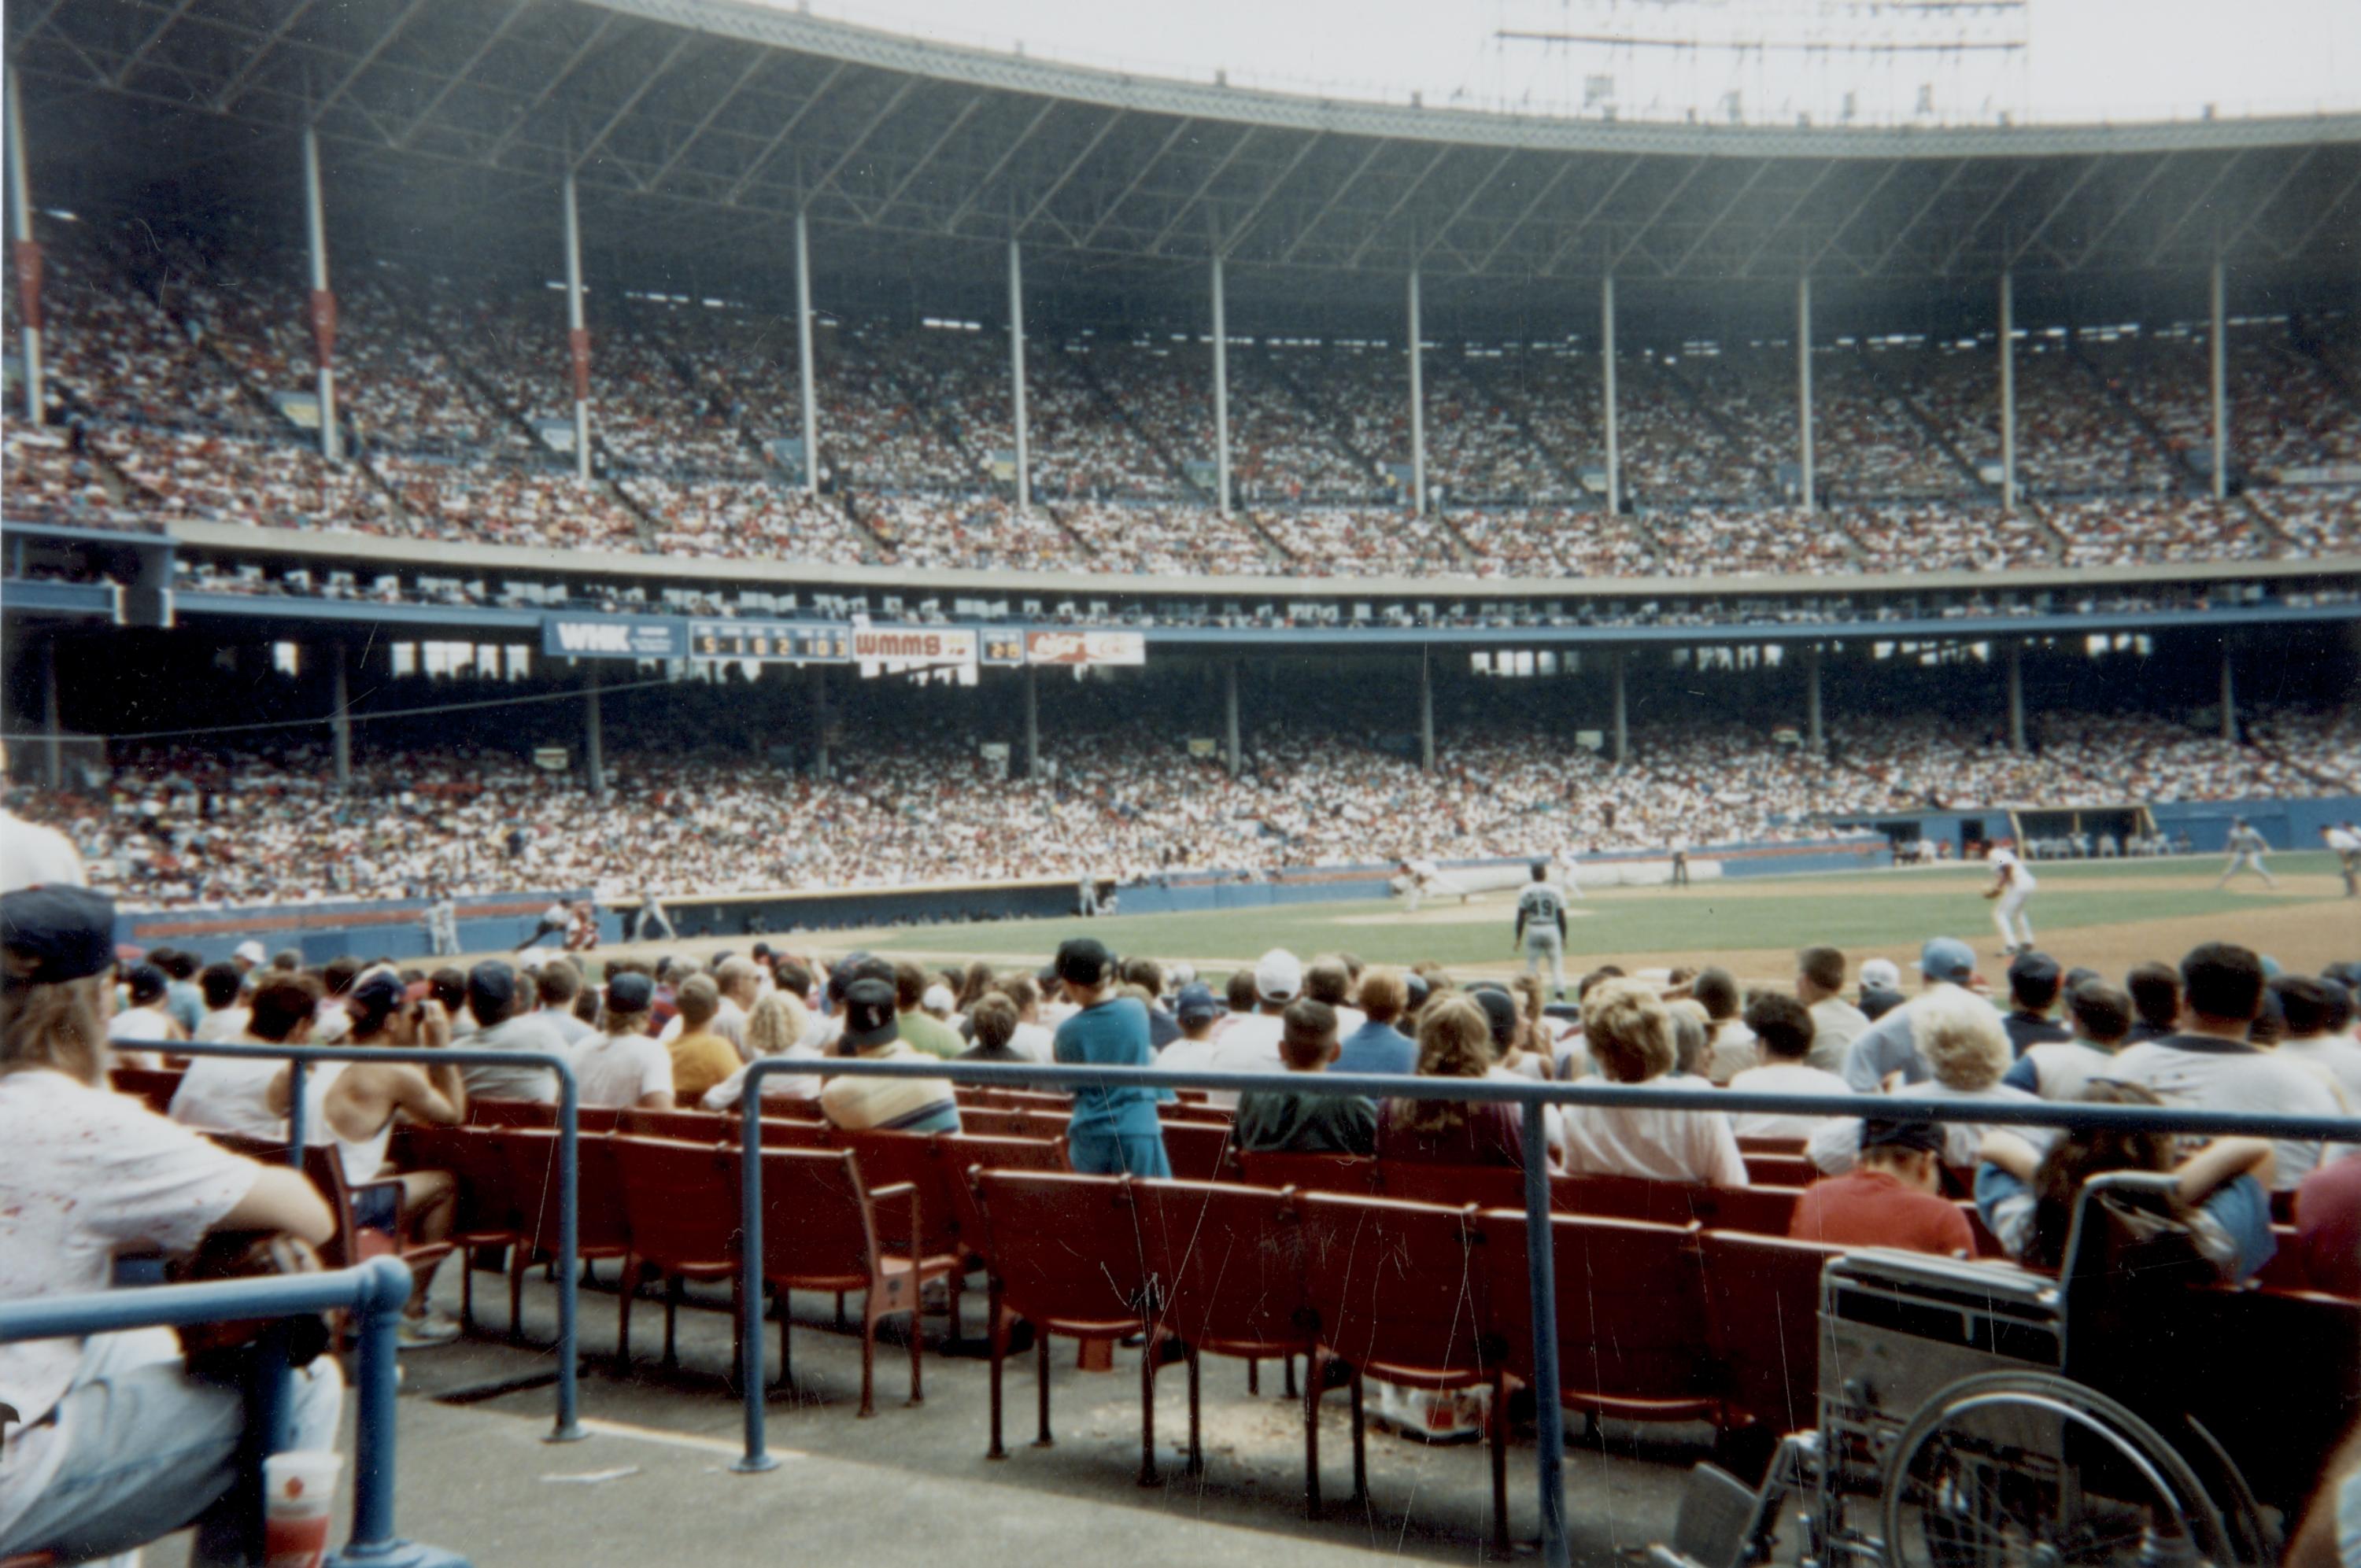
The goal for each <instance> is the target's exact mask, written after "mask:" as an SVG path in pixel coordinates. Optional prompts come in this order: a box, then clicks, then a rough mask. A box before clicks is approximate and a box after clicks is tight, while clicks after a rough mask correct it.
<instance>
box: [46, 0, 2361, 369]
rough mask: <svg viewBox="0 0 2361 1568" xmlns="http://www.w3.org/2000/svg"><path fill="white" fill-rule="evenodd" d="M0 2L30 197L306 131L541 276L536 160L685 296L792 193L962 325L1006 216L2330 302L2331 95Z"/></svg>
mask: <svg viewBox="0 0 2361 1568" xmlns="http://www.w3.org/2000/svg"><path fill="white" fill-rule="evenodd" d="M2126 25H2127V26H2128V25H2136V22H2135V20H2134V18H2133V16H2131V14H2128V13H2127V14H2126ZM6 27H7V46H8V52H9V59H10V60H11V61H12V63H13V64H14V66H15V68H16V72H17V75H18V79H19V81H20V82H21V83H22V89H23V92H24V93H25V104H24V107H25V110H26V126H27V142H28V145H29V147H30V149H31V153H32V158H33V181H34V185H35V188H36V196H37V199H39V200H50V198H49V197H48V196H47V195H45V194H44V193H45V192H60V191H63V192H91V193H92V196H91V197H90V198H89V199H96V200H110V199H111V200H116V201H119V202H122V203H126V204H127V203H129V202H130V201H131V200H132V199H134V198H135V197H137V198H138V199H142V200H145V201H147V202H149V203H155V202H157V201H159V199H169V198H170V196H171V195H172V194H173V193H174V192H181V194H182V195H183V196H184V197H185V198H186V199H188V200H190V201H191V202H192V204H203V205H205V206H207V207H208V208H209V209H210V210H214V211H218V210H219V209H220V207H221V206H222V204H223V203H224V202H225V200H226V201H228V202H230V203H233V204H236V205H238V206H241V207H243V208H245V209H246V210H247V211H250V212H251V213H252V214H255V219H256V221H257V222H258V223H262V224H268V225H279V224H280V223H281V222H282V220H283V219H284V214H288V213H290V212H291V210H292V207H293V203H294V201H295V199H296V184H295V168H296V160H295V154H294V145H293V143H294V133H295V132H296V131H297V129H298V128H300V127H301V126H304V125H306V124H316V126H317V127H318V129H319V131H320V134H321V136H322V137H323V140H324V151H325V157H326V160H327V163H328V166H329V175H328V180H329V183H330V187H331V190H330V203H331V213H332V217H333V221H334V223H335V241H336V243H337V244H338V245H339V246H340V247H345V248H346V252H347V254H351V253H353V252H355V251H358V252H359V253H362V254H366V253H368V252H370V251H371V250H376V251H379V252H382V253H396V252H409V253H414V254H431V255H434V256H438V257H443V258H451V257H454V256H462V257H467V258H481V260H482V263H483V264H484V265H486V266H489V267H506V268H515V269H532V268H549V267H554V265H555V256H556V250H557V201H556V197H555V182H556V181H557V179H558V177H559V176H560V174H561V173H562V171H563V170H565V169H566V168H567V167H568V166H569V165H570V166H573V167H575V168H577V170H578V178H579V181H580V185H581V190H582V196H583V225H584V232H585V239H586V244H587V245H588V247H589V249H590V252H591V256H592V265H593V267H594V269H602V270H604V272H605V275H607V276H610V277H621V278H624V279H627V280H628V279H630V278H631V277H641V278H649V279H654V278H668V279H671V280H675V282H676V283H677V284H679V285H682V286H684V287H686V288H694V289H695V290H697V291H703V292H730V291H742V292H744V293H746V294H748V295H763V296H765V297H767V296H769V295H770V294H771V292H772V289H771V287H770V286H769V285H770V284H771V282H773V281H774V280H775V279H776V278H777V277H778V275H779V273H780V271H781V269H782V265H783V259H784V255H785V244H786V236H787V234H788V230H789V225H790V221H791V218H792V214H794V213H795V212H796V210H797V208H798V207H802V208H804V209H806V210H807V211H808V213H809V215H810V217H811V220H812V223H813V225H814V229H815V244H816V247H818V257H817V258H816V260H817V266H818V269H819V270H820V271H821V273H822V275H823V277H824V278H825V279H827V280H829V282H830V284H831V288H830V289H829V290H827V291H824V293H827V294H829V296H830V297H833V298H837V299H842V300H846V301H847V302H855V301H856V299H857V297H859V296H862V295H867V296H870V297H872V298H873V299H874V300H875V301H877V302H897V301H902V300H904V299H906V298H911V297H915V296H916V295H917V292H919V291H920V290H921V288H922V287H923V288H925V289H929V290H936V291H952V292H953V293H954V294H956V293H957V292H958V291H962V290H964V291H968V293H967V295H965V296H961V297H969V298H972V300H973V302H974V308H975V309H976V310H977V311H978V312H983V310H985V309H986V308H987V304H988V302H989V301H990V300H991V299H993V298H994V295H995V293H996V291H997V290H998V289H999V288H1000V286H1001V285H1000V282H999V271H998V260H997V257H996V255H995V254H994V252H995V250H996V247H1000V246H1002V245H1004V244H1005V241H1006V240H1007V239H1008V238H1009V237H1011V236H1015V237H1016V238H1018V239H1020V240H1021V241H1023V243H1024V245H1025V247H1026V254H1027V278H1028V282H1030V283H1032V284H1034V285H1035V286H1036V287H1038V288H1039V289H1040V290H1041V291H1043V292H1044V293H1046V294H1054V295H1057V296H1059V297H1060V299H1063V300H1067V301H1089V300H1099V301H1104V302H1110V303H1121V304H1123V305H1125V306H1126V307H1127V308H1128V309H1130V310H1131V311H1132V312H1133V313H1134V314H1135V315H1136V316H1140V317H1145V316H1147V315H1152V314H1153V313H1156V312H1158V311H1160V310H1166V309H1170V310H1172V311H1175V312H1179V311H1182V310H1188V311H1191V312H1193V311H1194V310H1195V309H1196V304H1195V303H1194V302H1199V301H1201V300H1202V294H1203V291H1204V287H1205V284H1204V266H1203V264H1204V259H1205V258H1207V257H1208V256H1210V255H1212V254H1214V253H1215V252H1217V251H1218V252H1219V253H1220V254H1222V255H1224V256H1225V257H1226V258H1228V259H1229V261H1230V263H1231V265H1232V267H1233V268H1234V273H1233V277H1234V285H1233V287H1234V291H1236V292H1237V293H1238V295H1239V296H1240V298H1241V300H1242V302H1243V305H1244V308H1245V309H1246V310H1247V311H1249V312H1251V311H1253V310H1255V309H1257V307H1258V306H1262V305H1268V306H1271V307H1274V308H1276V307H1280V306H1284V307H1285V308H1289V309H1294V310H1301V311H1304V312H1309V313H1315V315H1316V314H1317V313H1330V314H1331V315H1333V316H1334V319H1337V320H1339V321H1341V320H1342V319H1343V317H1342V315H1341V314H1339V313H1352V312H1361V313H1367V312H1368V311H1371V310H1376V309H1384V310H1388V311H1391V310H1393V309H1395V308H1397V307H1398V305H1399V301H1400V280H1401V277H1402V274H1403V273H1404V271H1405V270H1406V269H1407V268H1408V267H1409V266H1410V264H1411V263H1412V262H1413V261H1415V262H1416V263H1417V264H1418V265H1419V266H1420V268H1421V269H1422V274H1423V276H1424V277H1425V279H1426V280H1427V282H1428V288H1429V297H1430V300H1431V302H1433V303H1432V305H1431V309H1434V310H1437V311H1439V312H1440V313H1443V317H1444V320H1445V322H1446V326H1445V330H1450V329H1451V324H1452V323H1454V322H1455V320H1456V319H1458V318H1453V317H1452V316H1451V314H1450V313H1453V312H1455V311H1456V312H1458V313H1459V316H1460V318H1464V319H1465V321H1466V324H1468V325H1469V326H1471V327H1472V326H1473V325H1475V324H1476V323H1477V319H1478V318H1482V319H1485V320H1490V319H1492V318H1498V319H1499V321H1500V322H1501V323H1503V324H1509V325H1511V326H1512V327H1513V326H1514V324H1515V323H1520V322H1522V321H1525V320H1528V319H1531V318H1534V317H1536V316H1538V315H1539V314H1541V313H1544V312H1546V311H1550V310H1554V311H1557V312H1558V313H1560V314H1561V315H1569V314H1580V313H1590V312H1593V311H1595V303H1594V302H1595V296H1596V292H1597V290H1596V280H1597V279H1598V277H1599V276H1600V275H1601V274H1603V273H1606V272H1608V271H1610V270H1611V271H1613V272H1614V273H1615V274H1616V276H1617V278H1618V280H1619V284H1620V285H1621V286H1623V287H1624V288H1625V290H1626V291H1627V297H1628V298H1631V299H1632V300H1633V302H1635V303H1636V304H1639V305H1641V306H1642V308H1643V309H1647V308H1654V309H1657V310H1659V311H1671V312H1673V313H1675V315H1677V314H1679V313H1681V311H1682V310H1683V309H1684V308H1689V309H1690V310H1691V311H1692V313H1695V312H1698V311H1702V310H1704V308H1705V307H1703V306H1702V305H1700V304H1698V303H1697V302H1698V301H1699V300H1700V298H1701V296H1702V295H1703V293H1704V291H1705V290H1704V286H1709V288H1710V291H1711V297H1712V300H1713V306H1712V308H1713V309H1714V310H1716V311H1720V312H1725V313H1727V312H1729V311H1730V310H1732V309H1734V308H1743V306H1744V303H1745V302H1747V301H1748V300H1750V299H1753V300H1758V301H1759V302H1761V304H1762V307H1763V310H1765V311H1775V310H1776V309H1777V308H1778V302H1780V301H1782V300H1784V299H1785V298H1787V297H1788V296H1789V295H1790V294H1791V292H1792V289H1793V284H1794V280H1795V278H1796V276H1797V275H1798V274H1800V273H1804V272H1809V273H1810V274H1811V275H1812V277H1813V278H1814V280H1815V283H1816V286H1818V287H1819V288H1821V289H1822V290H1823V291H1824V298H1826V299H1828V301H1829V302H1830V303H1831V304H1832V306H1833V308H1834V310H1835V311H1836V312H1838V313H1841V312H1842V311H1843V310H1844V309H1845V307H1846V303H1847V302H1850V301H1874V302H1880V308H1884V307H1885V306H1888V305H1890V303H1891V302H1892V301H1893V300H1894V298H1895V297H1897V296H1900V297H1904V298H1908V299H1912V300H1916V301H1917V302H1920V303H1921V304H1922V305H1924V306H1926V307H1927V309H1929V310H1931V311H1935V312H1938V313H1939V311H1940V310H1941V309H1943V308H1944V307H1945V305H1946V303H1947V302H1950V303H1951V304H1952V306H1953V308H1958V309H1967V308H1969V306H1968V305H1967V304H1965V303H1960V302H1972V308H1973V309H1974V310H1976V311H1978V312H1981V311H1982V310H1983V309H1985V308H1986V307H1987V304H1988V300H1989V295H1990V288H1989V284H1990V281H1991V280H1992V279H1993V277H1994V276H1995V275H1996V274H1997V273H1998V272H2000V271H2001V270H2002V269H2010V270H2012V271H2014V272H2015V274H2016V276H2017V278H2018V280H2019V288H2020V299H2021V300H2024V301H2026V302H2029V303H2030V304H2031V305H2032V306H2033V307H2034V308H2039V304H2040V302H2044V301H2048V302H2058V303H2059V305H2060V307H2061V308H2066V309H2079V310H2085V311H2092V312H2103V311H2104V310H2106V309H2108V308H2109V307H2110V306H2111V305H2112V304H2113V303H2114V302H2116V301H2118V300H2122V299H2126V298H2136V299H2139V300H2142V301H2144V302H2150V303H2153V302H2157V301H2158V300H2166V301H2180V300H2186V301H2188V302H2191V304H2192V305H2193V304H2194V302H2195V301H2196V300H2197V299H2198V298H2199V292H2198V291H2199V288H2200V280H2202V275H2203V273H2204V270H2205V269H2206V268H2207V266H2208V264H2209V263H2210V262H2211V260H2212V259H2213V258H2214V257H2215V256H2216V255H2217V254H2219V255H2221V256H2222V257H2224V258H2226V260H2227V261H2228V263H2229V265H2230V267H2231V269H2232V270H2233V275H2234V278H2235V280H2236V281H2235V287H2236V288H2237V290H2238V291H2239V300H2240V301H2241V302H2243V303H2245V304H2246V305H2247V306H2248V307H2249V308H2252V307H2253V306H2255V305H2257V304H2258V303H2260V302H2264V301H2269V302H2277V303H2279V304H2280V305H2282V306H2284V304H2285V303H2286V302H2288V301H2289V300H2290V298H2291V297H2293V298H2296V299H2298V300H2299V302H2301V300H2304V299H2310V300H2320V299H2323V298H2332V297H2333V298H2334V302H2337V303H2344V302H2348V301H2349V299H2350V294H2351V290H2352V280H2353V279H2354V277H2355V275H2356V270H2361V269H2356V265H2355V254H2356V243H2361V115H2323V116H2317V117H2310V118H2291V119H2274V120H2212V121H2191V122H2180V123H2173V124H2158V125H2125V126H2090V125H2083V126H2014V127H2011V126H1986V127H1974V128H1953V129H1934V128H1929V129H1906V128H1905V129H1850V128H1834V127H1813V126H1796V127H1794V128H1791V129H1764V128H1761V127H1738V126H1711V125H1703V124H1699V125H1662V124H1637V123H1625V124H1615V123H1609V122H1606V121H1602V120H1597V119H1564V118H1546V119H1545V118H1532V117H1519V116H1514V115H1497V114H1491V113H1484V112H1467V111H1458V110H1447V109H1427V108H1421V107H1416V106H1404V105H1388V104H1370V103H1361V102H1347V101H1330V100H1323V99H1315V98H1310V97H1302V96H1294V95H1288V94H1279V93H1263V92H1255V91H1243V90H1234V89H1230V88H1227V87H1224V86H1219V85H1212V84H1198V83H1188V82H1173V81H1167V80H1160V79H1153V78H1145V77H1135V76H1126V75H1122V74H1117V73H1115V72H1110V71H1097V70H1092V69H1087V68H1081V67H1075V66H1069V65H1061V64H1052V63H1049V62H1045V61H1037V60H1027V59H1024V58H1021V57H1013V56H1007V55H1000V54H993V53H986V52H983V51H977V50H970V49H955V48H950V47H946V46H942V45H937V44H932V43H928V42H923V41H919V40H917V39H913V38H903V37H898V36H895V35H892V34H887V33H883V32H878V31H873V30H871V29H867V28H862V27H852V26H850V25H847V24H843V23H838V22H831V21H825V20H821V19H818V18H816V17H812V16H807V15H802V14H799V13H796V12H795V11H792V10H789V9H785V8H784V7H778V6H773V5H758V4H752V3H749V0H25V3H23V4H19V5H11V6H9V7H8V9H7V16H6ZM74 199H84V198H82V197H81V196H79V195H77V196H76V197H75V198H74ZM285 232H286V233H287V234H288V235H289V236H290V238H291V239H292V238H293V237H294V236H295V235H296V234H297V233H298V232H299V231H297V230H296V229H294V228H293V227H292V225H291V222H288V223H287V225H286V227H285ZM941 297H942V296H941V294H940V293H939V292H938V293H930V294H928V298H929V299H930V300H931V299H939V298H941ZM946 303H948V304H956V303H957V300H956V299H953V300H950V301H946ZM998 314H999V312H998V311H997V310H994V311H992V312H991V315H992V317H993V318H994V319H996V318H997V316H998ZM1824 319H1828V320H1829V321H1830V326H1831V330H1843V327H1844V324H1845V323H1843V321H1842V318H1841V315H1840V314H1838V315H1835V316H1831V317H1827V318H1824ZM2097 319H2104V318H2103V317H2100V318H2097ZM1698 323H1701V324H1705V325H1708V326H1709V325H1711V324H1713V323H1712V319H1711V318H1710V317H1708V316H1698V317H1697V323H1693V325H1694V324H1698ZM1307 324H1310V325H1314V326H1316V325H1317V324H1318V323H1317V321H1316V320H1315V321H1312V322H1310V323H1307Z"/></svg>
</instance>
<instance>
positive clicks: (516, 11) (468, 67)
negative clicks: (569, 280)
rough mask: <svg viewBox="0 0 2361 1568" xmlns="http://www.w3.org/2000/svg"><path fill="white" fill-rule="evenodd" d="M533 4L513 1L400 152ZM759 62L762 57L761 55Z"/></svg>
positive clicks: (406, 130) (398, 141) (418, 118)
mask: <svg viewBox="0 0 2361 1568" xmlns="http://www.w3.org/2000/svg"><path fill="white" fill-rule="evenodd" d="M532 4H533V0H512V3H511V5H510V6H509V8H508V9H507V10H506V11H503V12H502V13H500V22H499V24H498V25H497V26H495V27H493V28H492V30H491V31H490V32H489V33H487V34H485V35H484V41H483V42H481V43H479V44H478V45H477V46H476V52H475V53H473V54H471V55H469V56H468V57H467V61H466V62H465V63H464V64H462V65H461V66H460V67H459V69H458V70H456V71H453V72H452V73H451V74H450V75H449V76H447V77H445V78H444V81H443V85H442V86H440V87H438V88H436V89H435V90H434V94H433V95H432V96H431V97H429V98H428V99H427V100H426V106H425V107H424V108H423V109H421V110H419V111H418V113H417V114H415V115H412V116H411V121H410V124H409V125H407V126H403V127H402V130H401V135H400V136H398V137H394V145H395V146H396V147H397V148H401V149H403V150H404V151H407V150H408V149H409V148H410V144H411V143H412V142H413V141H415V140H417V139H418V133H419V132H420V131H422V130H423V129H424V128H425V126H426V122H427V121H429V120H431V119H433V118H434V114H435V111H436V110H438V109H440V108H442V107H443V102H444V100H445V99H446V98H448V97H450V96H451V94H452V93H456V92H457V91H458V89H459V87H460V85H461V84H462V83H463V82H466V81H467V78H468V77H470V76H473V75H474V74H475V73H476V67H478V66H479V65H481V64H483V63H484V58H485V57H486V56H487V55H489V54H490V53H491V52H492V50H493V49H495V48H497V47H498V46H499V44H500V40H501V39H502V38H507V37H508V35H509V29H510V28H511V27H514V26H515V25H516V19H517V18H518V17H519V16H523V15H524V14H525V11H526V10H527V9H528V8H529V7H530V6H531V5H532ZM756 58H757V59H760V58H761V57H760V56H759V55H758V56H757V57H756Z"/></svg>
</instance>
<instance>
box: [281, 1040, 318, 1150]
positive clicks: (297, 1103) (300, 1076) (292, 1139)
mask: <svg viewBox="0 0 2361 1568" xmlns="http://www.w3.org/2000/svg"><path fill="white" fill-rule="evenodd" d="M303 1084H304V1067H303V1058H302V1057H296V1058H292V1059H291V1060H290V1061H289V1062H288V1064H287V1163H288V1164H289V1165H291V1166H293V1167H294V1168H296V1169H297V1170H299V1171H300V1170H302V1168H303V1141H304V1139H305V1138H307V1137H309V1136H310V1135H311V1132H312V1128H311V1120H312V1118H311V1116H310V1114H309V1113H306V1112H305V1110H304V1108H303Z"/></svg>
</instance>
